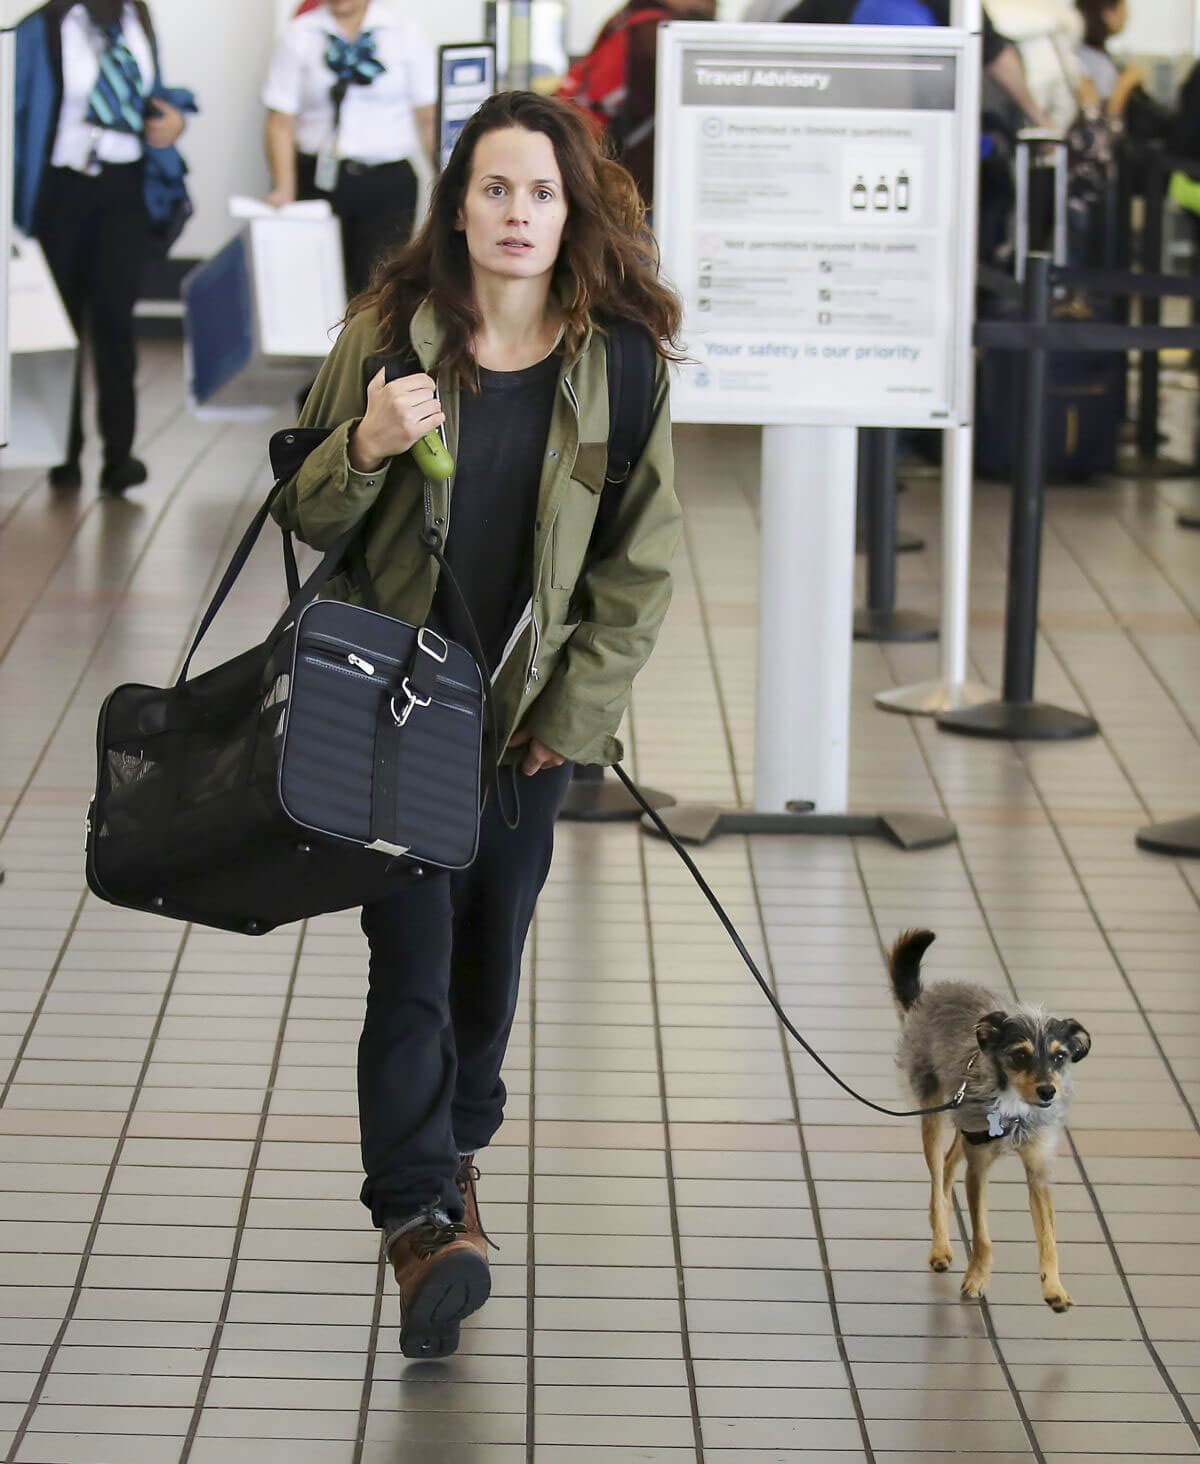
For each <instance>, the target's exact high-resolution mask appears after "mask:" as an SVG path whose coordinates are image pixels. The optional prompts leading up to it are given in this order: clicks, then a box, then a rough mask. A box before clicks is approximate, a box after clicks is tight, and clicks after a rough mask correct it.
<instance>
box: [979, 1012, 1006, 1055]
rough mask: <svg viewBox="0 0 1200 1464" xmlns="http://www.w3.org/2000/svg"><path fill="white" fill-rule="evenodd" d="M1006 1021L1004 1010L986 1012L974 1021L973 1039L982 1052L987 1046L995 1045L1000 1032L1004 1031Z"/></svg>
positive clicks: (998, 1039)
mask: <svg viewBox="0 0 1200 1464" xmlns="http://www.w3.org/2000/svg"><path fill="white" fill-rule="evenodd" d="M1007 1021H1008V1014H1007V1013H1006V1012H988V1014H987V1016H986V1017H980V1019H979V1020H978V1021H977V1022H976V1023H975V1040H976V1042H978V1043H979V1046H980V1049H981V1050H982V1051H983V1052H986V1051H987V1050H988V1048H989V1047H995V1045H996V1044H997V1043H998V1042H999V1041H1000V1034H1001V1033H1002V1032H1003V1031H1004V1027H1005V1024H1006V1023H1007Z"/></svg>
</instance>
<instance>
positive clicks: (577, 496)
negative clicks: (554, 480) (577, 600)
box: [550, 442, 608, 590]
mask: <svg viewBox="0 0 1200 1464" xmlns="http://www.w3.org/2000/svg"><path fill="white" fill-rule="evenodd" d="M607 468H608V444H607V443H604V442H582V443H580V445H579V451H578V453H577V454H576V456H575V466H574V467H573V468H572V469H571V476H570V478H569V479H568V480H567V486H566V488H565V490H564V492H563V497H562V502H561V503H560V504H559V509H558V513H557V514H556V515H555V519H554V531H553V535H552V551H551V555H550V583H551V586H552V587H553V588H554V589H556V590H573V589H574V588H575V581H576V580H577V579H578V578H579V571H580V569H581V568H582V567H583V560H584V555H585V554H586V553H587V548H588V544H589V542H590V541H591V537H592V529H593V528H594V527H595V523H596V512H597V510H598V509H599V507H600V495H601V493H603V492H604V474H605V472H606V470H607Z"/></svg>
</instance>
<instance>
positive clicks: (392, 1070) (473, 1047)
mask: <svg viewBox="0 0 1200 1464" xmlns="http://www.w3.org/2000/svg"><path fill="white" fill-rule="evenodd" d="M570 778H571V767H570V764H567V765H566V766H564V767H561V768H555V769H549V770H546V771H543V772H540V773H538V774H536V775H535V776H534V777H532V778H527V777H525V776H524V775H523V774H518V775H517V783H518V787H519V790H520V808H521V817H520V823H519V826H518V827H517V829H516V830H511V829H509V828H507V827H506V826H505V824H504V822H503V820H502V819H501V818H500V816H499V814H498V813H497V810H496V800H495V797H494V796H492V797H489V799H488V801H487V807H486V808H485V809H484V813H483V819H482V822H481V826H480V831H479V854H478V856H477V857H476V860H475V862H474V864H472V865H471V867H470V868H469V869H464V870H462V871H461V872H458V873H454V874H450V873H429V872H426V874H425V875H424V876H423V877H422V878H420V879H417V880H414V881H413V882H412V884H411V885H409V886H407V887H406V888H405V889H403V890H402V891H400V893H398V894H395V895H392V896H391V897H390V898H388V899H386V900H380V901H377V902H376V903H375V904H373V905H366V906H364V907H363V912H362V928H363V931H364V933H365V934H366V937H367V940H368V942H369V944H370V947H371V964H370V988H369V991H368V994H367V1013H366V1020H365V1022H364V1024H363V1032H362V1037H361V1039H360V1041H359V1046H358V1111H359V1126H360V1132H361V1137H362V1159H363V1169H364V1170H365V1171H366V1180H365V1182H364V1184H363V1188H362V1200H363V1204H364V1205H366V1206H367V1207H368V1208H369V1209H370V1211H371V1218H372V1219H373V1220H374V1222H375V1224H376V1225H377V1226H379V1227H381V1228H382V1227H383V1226H384V1225H385V1224H386V1223H387V1222H388V1221H389V1220H390V1221H395V1220H403V1219H407V1218H409V1217H410V1216H412V1215H415V1214H417V1213H418V1212H420V1211H422V1210H425V1209H427V1208H438V1209H441V1210H444V1211H445V1212H446V1213H447V1214H448V1215H450V1217H451V1218H452V1219H455V1220H458V1219H461V1218H462V1212H463V1206H462V1197H461V1196H460V1195H459V1192H458V1188H457V1186H456V1185H455V1182H454V1179H455V1174H456V1172H457V1170H458V1156H459V1154H473V1153H475V1152H476V1150H479V1149H483V1148H486V1146H487V1144H488V1143H489V1142H490V1140H491V1138H492V1136H493V1135H494V1134H495V1132H496V1130H497V1129H498V1128H499V1127H500V1124H501V1122H502V1120H503V1117H504V1100H505V1091H504V1083H503V1082H502V1081H501V1078H500V1068H501V1065H502V1064H503V1062H504V1053H505V1049H506V1048H507V1046H508V1037H509V1033H510V1031H511V1030H512V1023H513V1015H514V1013H515V1012H516V1007H517V991H518V986H519V982H520V974H521V953H522V951H523V949H524V946H525V937H526V935H527V933H528V931H529V924H530V921H531V920H532V919H533V909H534V906H535V905H536V903H537V898H538V895H539V894H540V893H541V889H542V886H543V884H545V882H546V876H547V875H548V874H549V872H550V859H551V855H552V854H553V850H554V820H555V818H556V817H557V816H558V810H559V806H560V805H561V803H562V800H563V797H564V796H565V794H566V791H567V785H568V783H569V782H570ZM502 781H503V783H504V784H506V785H507V784H508V778H507V775H502ZM505 791H506V794H509V793H510V791H511V790H510V788H509V787H506V790H505ZM505 802H506V804H507V803H508V802H509V798H508V797H507V796H506V799H505ZM509 812H510V814H511V808H510V809H509Z"/></svg>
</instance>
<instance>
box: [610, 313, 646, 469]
mask: <svg viewBox="0 0 1200 1464" xmlns="http://www.w3.org/2000/svg"><path fill="white" fill-rule="evenodd" d="M607 347H608V467H607V468H606V469H605V473H604V482H605V486H606V488H619V487H621V486H623V485H624V484H625V482H626V481H627V480H628V478H629V475H630V473H631V472H632V471H633V466H634V464H635V463H636V462H637V461H638V459H639V458H640V457H641V456H642V454H643V453H644V452H645V451H646V443H647V442H648V441H649V440H650V427H651V423H652V420H653V415H654V368H655V366H656V364H657V356H658V353H657V352H656V351H655V349H654V342H653V341H652V340H651V339H650V332H649V331H647V330H646V329H645V328H644V327H643V326H640V325H637V324H635V323H634V322H633V321H632V320H612V321H610V322H609V324H608V336H607Z"/></svg>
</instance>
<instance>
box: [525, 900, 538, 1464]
mask: <svg viewBox="0 0 1200 1464" xmlns="http://www.w3.org/2000/svg"><path fill="white" fill-rule="evenodd" d="M531 939H532V946H533V949H532V951H531V953H530V960H529V1098H528V1101H529V1115H528V1119H527V1122H528V1125H529V1140H528V1149H527V1162H528V1165H529V1174H528V1176H527V1177H526V1181H525V1464H533V1461H534V1451H535V1448H536V1439H537V1394H536V1392H535V1391H534V1385H535V1383H536V1381H537V1370H536V1369H537V1347H536V1345H535V1339H536V1336H537V1225H536V1216H537V1183H536V1179H537V1138H536V1136H537V965H538V921H537V912H536V909H535V911H534V920H533V930H532V932H531Z"/></svg>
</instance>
